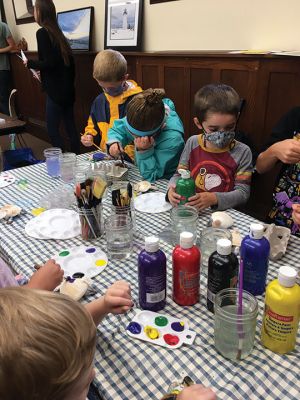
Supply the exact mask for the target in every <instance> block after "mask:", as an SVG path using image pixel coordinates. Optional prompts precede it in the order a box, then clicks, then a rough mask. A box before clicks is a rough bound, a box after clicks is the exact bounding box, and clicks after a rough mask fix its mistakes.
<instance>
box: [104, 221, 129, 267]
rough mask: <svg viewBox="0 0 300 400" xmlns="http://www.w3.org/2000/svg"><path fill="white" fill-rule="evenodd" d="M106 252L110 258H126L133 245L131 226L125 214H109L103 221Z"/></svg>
mask: <svg viewBox="0 0 300 400" xmlns="http://www.w3.org/2000/svg"><path fill="white" fill-rule="evenodd" d="M105 234H106V244H107V250H108V254H109V256H110V257H111V258H114V259H117V260H122V259H124V258H128V257H129V256H130V254H131V252H132V247H133V226H132V221H131V218H130V217H128V216H127V215H118V214H114V215H110V216H109V218H108V219H107V220H106V221H105Z"/></svg>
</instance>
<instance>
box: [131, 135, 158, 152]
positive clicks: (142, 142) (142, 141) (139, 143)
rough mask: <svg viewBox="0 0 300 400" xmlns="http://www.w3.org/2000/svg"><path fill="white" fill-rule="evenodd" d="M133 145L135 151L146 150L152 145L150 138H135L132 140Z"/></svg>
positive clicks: (151, 138) (152, 140)
mask: <svg viewBox="0 0 300 400" xmlns="http://www.w3.org/2000/svg"><path fill="white" fill-rule="evenodd" d="M134 144H135V147H136V149H137V150H148V149H150V147H152V146H153V144H154V138H153V137H152V136H145V137H137V138H135V139H134Z"/></svg>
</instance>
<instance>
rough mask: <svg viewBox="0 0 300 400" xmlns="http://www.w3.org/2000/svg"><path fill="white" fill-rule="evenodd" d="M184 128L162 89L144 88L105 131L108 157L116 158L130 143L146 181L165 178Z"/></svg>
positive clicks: (181, 144)
mask: <svg viewBox="0 0 300 400" xmlns="http://www.w3.org/2000/svg"><path fill="white" fill-rule="evenodd" d="M183 134H184V129H183V125H182V122H181V119H180V118H179V116H178V114H177V113H176V110H175V106H174V103H173V102H172V100H170V99H168V98H165V91H164V90H163V89H147V90H144V91H143V92H142V93H139V94H137V95H135V96H134V98H133V99H132V100H131V101H130V102H129V103H128V107H127V115H126V117H125V118H123V119H119V120H116V121H115V123H114V125H113V127H112V128H111V129H110V130H109V132H108V147H109V154H110V155H111V156H113V157H116V156H119V154H120V153H121V152H123V148H126V146H127V145H128V144H129V143H131V142H132V141H134V161H135V164H136V165H137V167H138V169H139V171H140V174H141V175H142V177H143V178H144V179H146V180H148V181H150V182H154V181H156V180H157V179H160V178H167V179H169V178H170V177H171V176H172V174H173V173H174V172H175V171H176V167H177V165H178V161H179V158H180V154H181V152H182V150H183V147H184V139H183Z"/></svg>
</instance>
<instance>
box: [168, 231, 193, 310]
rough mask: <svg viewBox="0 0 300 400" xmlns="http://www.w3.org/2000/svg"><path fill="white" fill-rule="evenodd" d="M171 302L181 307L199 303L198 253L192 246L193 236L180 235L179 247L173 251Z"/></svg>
mask: <svg viewBox="0 0 300 400" xmlns="http://www.w3.org/2000/svg"><path fill="white" fill-rule="evenodd" d="M172 259H173V300H174V301H175V303H177V304H179V305H181V306H192V305H193V304H196V303H197V302H198V301H199V289H200V251H199V249H198V247H196V246H194V235H193V234H192V233H190V232H182V233H181V234H180V245H177V246H176V247H175V249H174V250H173V255H172Z"/></svg>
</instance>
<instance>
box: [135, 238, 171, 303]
mask: <svg viewBox="0 0 300 400" xmlns="http://www.w3.org/2000/svg"><path fill="white" fill-rule="evenodd" d="M138 276H139V302H140V307H141V308H143V309H144V310H150V311H159V310H162V309H163V308H164V307H165V305H166V281H167V260H166V256H165V253H164V252H163V251H162V250H160V249H159V238H157V237H154V236H149V237H146V238H145V249H144V250H142V251H141V252H140V254H139V257H138Z"/></svg>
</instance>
